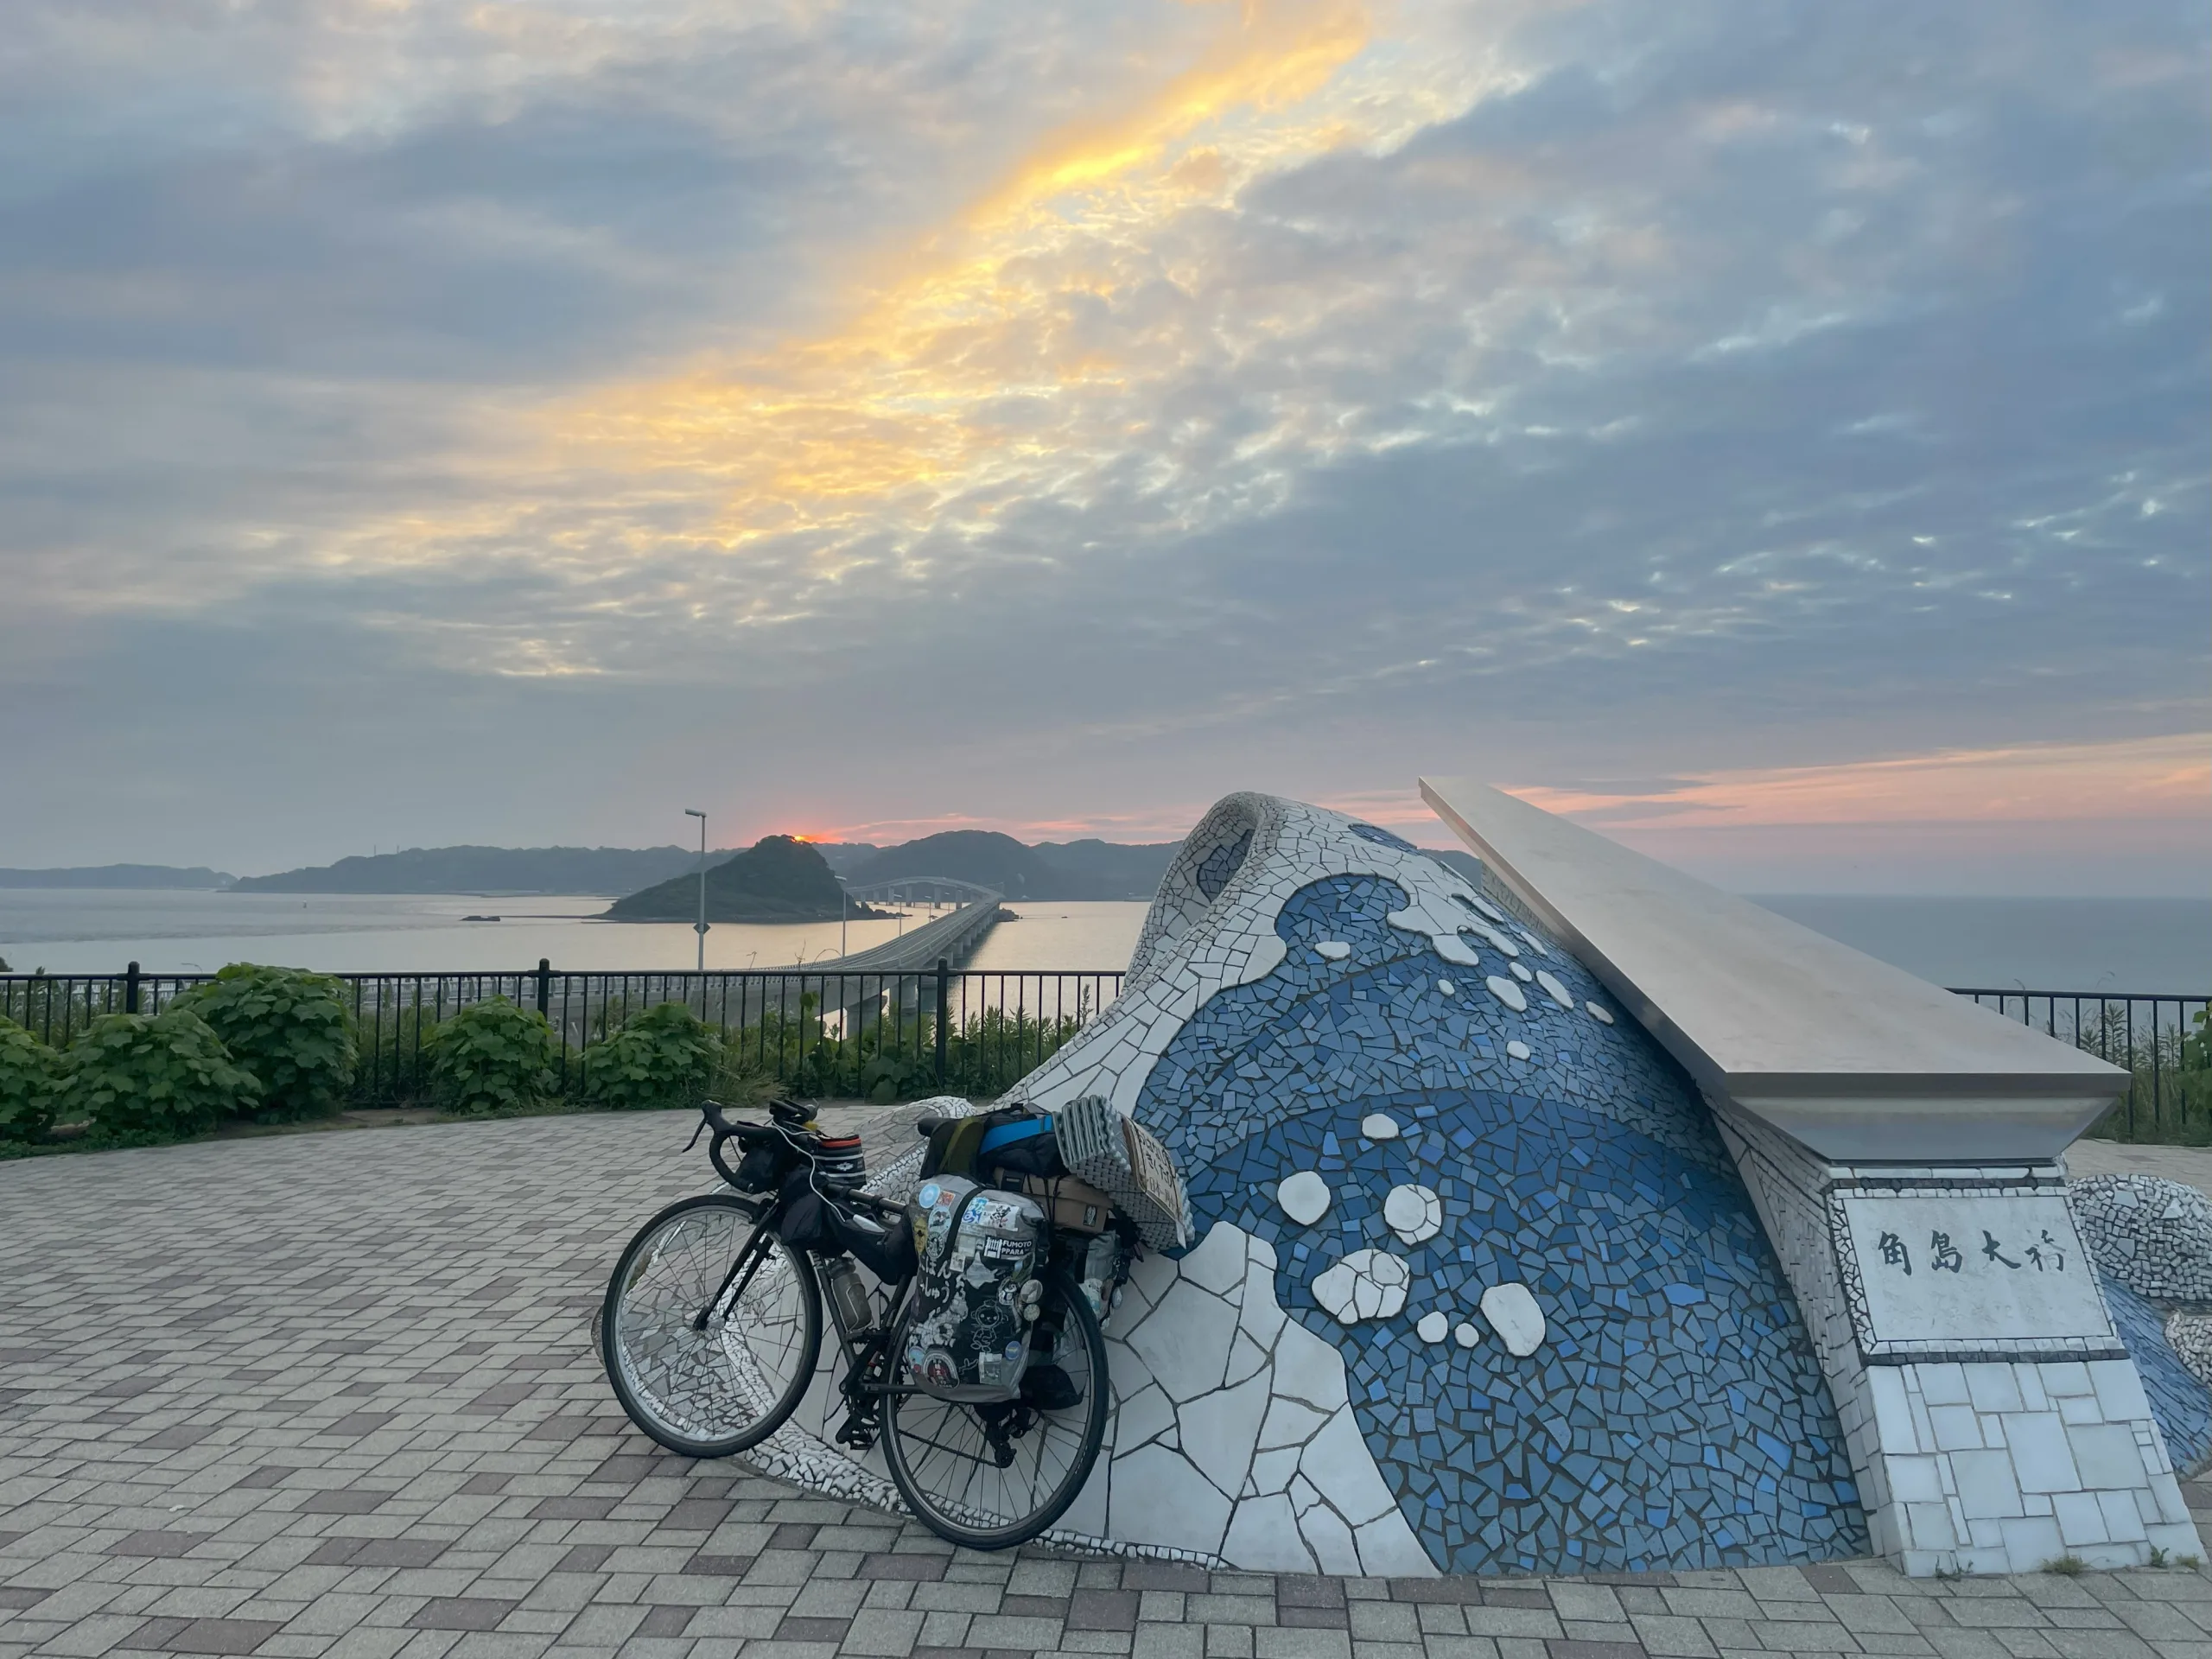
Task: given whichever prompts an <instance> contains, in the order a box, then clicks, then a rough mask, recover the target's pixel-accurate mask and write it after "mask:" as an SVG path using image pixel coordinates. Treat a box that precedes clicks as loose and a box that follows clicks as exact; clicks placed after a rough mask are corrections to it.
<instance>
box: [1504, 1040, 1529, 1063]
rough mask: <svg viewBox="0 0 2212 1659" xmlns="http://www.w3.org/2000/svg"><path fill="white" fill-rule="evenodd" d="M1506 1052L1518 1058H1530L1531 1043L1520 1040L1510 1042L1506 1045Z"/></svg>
mask: <svg viewBox="0 0 2212 1659" xmlns="http://www.w3.org/2000/svg"><path fill="white" fill-rule="evenodd" d="M1505 1052H1507V1053H1509V1054H1510V1055H1511V1056H1512V1057H1513V1058H1515V1059H1516V1060H1525V1059H1527V1058H1529V1045H1528V1044H1526V1043H1523V1042H1518V1041H1516V1042H1510V1043H1508V1044H1507V1045H1506V1046H1505Z"/></svg>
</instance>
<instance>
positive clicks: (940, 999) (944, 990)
mask: <svg viewBox="0 0 2212 1659" xmlns="http://www.w3.org/2000/svg"><path fill="white" fill-rule="evenodd" d="M951 1018H952V963H951V960H950V958H949V957H938V959H937V1086H938V1088H940V1089H942V1088H944V1035H945V1033H944V1027H945V1024H946V1022H947V1021H948V1020H950V1019H951Z"/></svg>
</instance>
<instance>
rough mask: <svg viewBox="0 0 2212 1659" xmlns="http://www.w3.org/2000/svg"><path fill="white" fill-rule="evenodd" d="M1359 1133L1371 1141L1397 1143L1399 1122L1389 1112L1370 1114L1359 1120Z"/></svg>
mask: <svg viewBox="0 0 2212 1659" xmlns="http://www.w3.org/2000/svg"><path fill="white" fill-rule="evenodd" d="M1359 1132H1360V1133H1361V1134H1362V1135H1365V1136H1366V1137H1367V1138H1368V1139H1369V1140H1370V1141H1395V1140H1396V1139H1397V1138H1398V1120H1397V1119H1396V1118H1395V1117H1393V1116H1390V1115H1389V1113H1388V1112H1370V1113H1369V1114H1368V1115H1367V1116H1365V1117H1363V1118H1361V1119H1360V1120H1359Z"/></svg>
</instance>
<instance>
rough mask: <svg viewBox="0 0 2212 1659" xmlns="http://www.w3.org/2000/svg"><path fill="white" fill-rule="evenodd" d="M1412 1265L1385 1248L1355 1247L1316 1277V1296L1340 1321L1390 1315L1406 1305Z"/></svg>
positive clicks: (1411, 1278) (1383, 1317)
mask: <svg viewBox="0 0 2212 1659" xmlns="http://www.w3.org/2000/svg"><path fill="white" fill-rule="evenodd" d="M1413 1276H1414V1275H1413V1269H1412V1268H1408V1266H1407V1265H1406V1264H1405V1262H1403V1261H1402V1260H1401V1259H1399V1258H1398V1257H1397V1256H1395V1255H1389V1254H1388V1253H1386V1252H1384V1251H1382V1250H1372V1249H1370V1250H1354V1251H1353V1252H1352V1253H1351V1255H1347V1256H1345V1257H1344V1259H1343V1260H1342V1261H1341V1262H1338V1263H1337V1264H1336V1265H1335V1266H1334V1267H1332V1268H1330V1269H1329V1270H1328V1271H1327V1272H1326V1273H1325V1274H1322V1275H1321V1276H1320V1277H1319V1278H1318V1279H1316V1280H1315V1281H1313V1300H1315V1301H1317V1302H1319V1303H1320V1304H1321V1306H1322V1307H1323V1309H1324V1310H1325V1311H1326V1313H1328V1315H1329V1317H1330V1318H1332V1319H1335V1320H1336V1321H1337V1322H1338V1324H1339V1325H1356V1324H1357V1323H1358V1322H1359V1321H1360V1320H1362V1319H1389V1318H1390V1317H1391V1316H1392V1315H1393V1314H1395V1313H1397V1312H1398V1310H1399V1309H1400V1308H1402V1307H1403V1306H1405V1305H1406V1290H1407V1287H1408V1286H1410V1285H1411V1284H1412V1283H1413Z"/></svg>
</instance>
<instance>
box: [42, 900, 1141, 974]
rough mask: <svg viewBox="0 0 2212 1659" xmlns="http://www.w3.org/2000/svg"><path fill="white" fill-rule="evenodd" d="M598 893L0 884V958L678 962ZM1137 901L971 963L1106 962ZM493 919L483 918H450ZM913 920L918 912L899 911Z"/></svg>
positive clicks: (758, 930) (674, 943)
mask: <svg viewBox="0 0 2212 1659" xmlns="http://www.w3.org/2000/svg"><path fill="white" fill-rule="evenodd" d="M610 902H612V901H611V900H610V899H607V898H604V897H595V896H592V895H588V894H575V895H566V896H556V897H546V896H543V895H540V896H537V897H531V898H523V899H514V898H506V899H484V898H475V897H471V896H470V895H468V894H466V893H433V894H421V895H412V894H410V895H404V896H385V895H354V894H346V893H307V894H302V893H165V892H155V893H148V892H101V891H98V890H87V889H67V890H60V891H29V890H0V957H5V958H6V959H7V961H8V963H9V964H10V966H11V967H12V968H13V969H15V970H16V972H18V973H28V972H29V971H30V970H31V969H35V968H44V969H46V970H47V971H48V972H49V973H56V974H71V973H76V974H84V973H120V972H121V971H122V970H123V968H124V964H126V963H130V962H134V961H135V962H137V963H138V964H139V965H140V966H141V967H142V968H143V969H145V970H146V971H147V972H149V973H200V972H211V971H213V969H217V968H219V967H221V966H222V965H223V964H224V963H226V962H272V963H283V964H284V965H285V966H287V967H294V968H312V969H319V970H321V971H322V972H326V973H409V972H417V971H423V972H427V971H430V970H433V969H454V970H456V971H462V972H470V971H490V970H493V969H505V970H507V971H510V972H512V971H514V970H516V969H524V968H535V967H536V966H537V960H538V958H539V957H545V958H547V959H548V960H549V961H550V962H551V963H552V964H553V965H554V966H555V967H556V968H566V969H593V970H598V969H664V968H679V969H680V968H689V967H690V966H691V965H692V963H693V962H694V960H696V950H697V945H696V939H695V936H694V935H693V933H692V931H691V925H690V923H689V922H600V921H594V920H592V919H590V918H592V917H593V916H594V915H595V914H596V913H597V912H600V911H602V910H604V909H606V908H607V905H608V904H609V903H610ZM1144 912H1145V906H1143V905H1141V904H1087V905H1079V904H1067V905H1046V906H1026V905H1025V906H1018V907H1016V909H1015V914H1017V915H1019V916H1020V917H1021V918H1022V919H1021V920H1020V921H1019V922H1010V923H1007V924H1005V925H1001V926H1000V927H997V928H995V929H993V930H992V934H991V938H989V939H988V941H986V943H985V944H984V947H983V949H982V951H981V952H980V953H978V955H977V957H976V961H975V962H974V963H971V964H969V965H970V966H972V967H976V968H982V969H1017V968H1023V969H1036V968H1101V967H1106V968H1119V967H1121V966H1122V965H1123V964H1124V963H1127V962H1128V959H1129V952H1130V950H1132V949H1133V948H1134V947H1135V944H1136V938H1137V929H1138V927H1139V926H1140V925H1141V924H1142V922H1143V920H1144ZM472 914H491V915H497V916H498V917H499V918H500V919H499V920H498V921H497V922H464V921H462V920H461V918H462V917H463V916H467V915H472ZM912 915H913V917H914V920H913V921H912V922H909V923H908V924H907V925H918V923H919V922H922V921H926V920H927V919H929V912H925V911H916V912H912ZM899 927H900V924H899V922H898V921H896V920H890V921H868V922H851V923H849V924H847V925H846V928H845V931H844V934H843V938H844V942H845V944H846V947H847V948H849V949H850V950H865V949H866V948H867V947H868V946H869V945H874V944H882V943H883V942H884V941H886V940H887V939H890V938H895V937H896V936H897V935H898V933H899ZM839 938H840V933H839V928H838V925H837V924H836V922H799V923H784V924H779V925H774V926H765V927H754V926H746V925H740V924H737V923H732V922H721V923H717V924H715V926H714V927H713V929H712V930H711V931H709V933H708V935H707V966H708V967H709V968H754V967H758V968H782V967H788V966H790V965H791V963H798V962H804V963H814V962H817V961H823V960H835V958H836V956H837V954H838V948H839Z"/></svg>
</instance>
